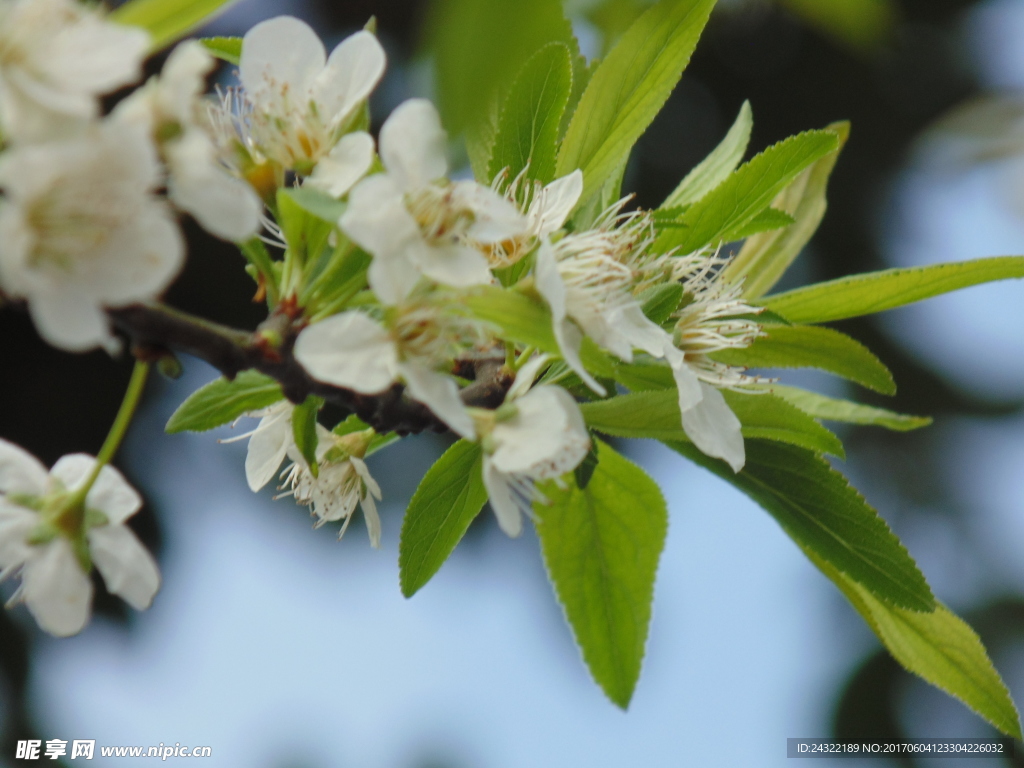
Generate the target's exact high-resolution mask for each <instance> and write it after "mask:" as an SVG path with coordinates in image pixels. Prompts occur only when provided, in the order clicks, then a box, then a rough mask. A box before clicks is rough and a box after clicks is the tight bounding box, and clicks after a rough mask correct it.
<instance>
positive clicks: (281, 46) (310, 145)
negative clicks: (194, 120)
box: [225, 16, 386, 174]
mask: <svg viewBox="0 0 1024 768" xmlns="http://www.w3.org/2000/svg"><path fill="white" fill-rule="evenodd" d="M385 64H386V56H385V54H384V49H383V48H382V47H381V45H380V43H379V42H378V41H377V38H376V37H375V36H374V35H373V34H371V33H370V32H365V31H364V32H357V33H355V34H354V35H351V36H349V37H347V38H345V40H343V41H342V42H341V43H340V44H339V45H338V46H337V47H336V48H335V49H334V50H333V51H332V52H331V55H330V57H328V56H327V52H326V49H325V48H324V45H323V43H322V42H321V41H320V38H319V37H318V36H317V34H316V32H314V31H313V30H312V29H311V28H310V27H309V25H307V24H306V23H305V22H303V21H300V20H299V19H296V18H293V17H291V16H278V17H276V18H273V19H268V20H267V21H263V22H260V23H259V24H257V25H256V26H254V27H253V28H252V29H250V30H249V31H248V32H247V33H246V34H245V37H244V38H243V41H242V58H241V61H240V64H239V77H240V78H241V81H242V89H243V90H242V93H241V94H236V96H237V103H235V104H231V103H230V102H231V98H229V99H228V100H227V103H226V104H225V109H226V110H227V111H228V112H229V113H232V115H231V120H230V121H229V122H231V123H233V126H234V128H235V132H236V133H237V134H238V138H239V139H240V140H241V142H242V144H243V146H244V148H245V149H246V151H248V152H249V153H250V154H252V155H253V159H254V160H255V161H256V162H260V161H261V160H269V161H271V162H273V163H276V164H277V165H279V166H280V167H281V168H282V169H285V170H297V171H299V172H300V173H303V174H308V173H310V172H311V171H312V170H313V168H314V166H315V165H316V164H317V163H318V162H319V161H320V160H321V159H323V158H325V157H328V156H329V155H330V154H331V151H332V150H333V149H334V148H335V145H337V144H338V142H339V140H340V139H341V138H342V136H343V135H345V134H346V133H347V132H349V131H351V130H352V129H353V127H354V124H355V122H356V118H357V111H358V108H359V107H360V105H361V104H362V103H363V102H364V101H365V100H366V99H367V98H368V97H369V95H370V92H371V91H373V89H374V88H375V87H376V85H377V83H378V82H379V81H380V79H381V76H382V75H383V74H384V67H385ZM365 147H366V144H365V142H363V144H362V145H361V148H363V149H365ZM349 149H351V147H349ZM371 149H372V147H371ZM366 157H367V155H365V154H363V155H360V156H359V158H357V160H358V162H359V163H361V162H363V161H364V160H366ZM368 157H369V158H370V160H372V151H371V154H370V155H368ZM342 159H343V158H339V157H337V156H335V157H334V158H333V162H335V163H338V162H341V161H342ZM368 165H369V162H368V161H367V167H368ZM364 172H365V170H364Z"/></svg>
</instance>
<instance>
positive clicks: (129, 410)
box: [75, 360, 149, 501]
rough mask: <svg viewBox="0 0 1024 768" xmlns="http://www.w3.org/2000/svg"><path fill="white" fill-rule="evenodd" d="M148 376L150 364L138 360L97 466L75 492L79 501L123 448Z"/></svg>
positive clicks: (97, 457) (99, 455) (82, 499)
mask: <svg viewBox="0 0 1024 768" xmlns="http://www.w3.org/2000/svg"><path fill="white" fill-rule="evenodd" d="M148 375H149V363H144V362H142V361H141V360H136V361H135V369H134V370H133V371H132V378H131V380H130V381H129V382H128V389H127V390H126V391H125V393H124V399H123V400H122V401H121V408H120V409H119V410H118V412H117V416H115V417H114V423H113V424H112V425H111V426H110V432H108V433H107V439H106V440H104V441H103V447H101V448H100V452H99V454H98V455H97V456H96V465H95V466H94V467H93V468H92V472H91V473H90V474H89V477H88V479H86V481H85V485H83V486H82V487H81V488H79V489H78V490H77V491H75V496H76V497H78V499H79V500H81V501H84V500H85V497H86V495H88V493H89V490H90V489H91V488H92V486H93V484H94V483H95V482H96V478H98V477H99V476H100V472H101V471H102V470H103V467H105V466H106V465H107V464H109V463H110V460H111V459H113V458H114V454H115V453H117V449H118V448H120V447H121V441H122V440H123V439H124V436H125V433H126V432H127V431H128V425H129V424H131V423H132V416H134V415H135V408H136V407H137V406H138V404H139V400H141V399H142V391H143V390H144V389H145V388H146V378H147V376H148Z"/></svg>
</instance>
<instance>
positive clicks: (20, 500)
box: [0, 440, 160, 637]
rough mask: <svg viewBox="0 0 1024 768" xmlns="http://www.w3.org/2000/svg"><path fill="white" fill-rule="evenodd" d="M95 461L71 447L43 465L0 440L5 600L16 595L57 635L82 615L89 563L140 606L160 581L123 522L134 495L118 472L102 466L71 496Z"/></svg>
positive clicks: (136, 501) (134, 507)
mask: <svg viewBox="0 0 1024 768" xmlns="http://www.w3.org/2000/svg"><path fill="white" fill-rule="evenodd" d="M95 464H96V460H95V459H94V458H93V457H92V456H86V455H84V454H72V455H69V456H64V457H63V458H62V459H60V460H59V461H58V462H57V463H56V464H55V465H54V466H53V469H51V470H50V471H49V472H47V470H46V468H45V467H44V466H43V465H42V464H41V463H40V462H39V461H38V460H37V459H36V458H35V457H34V456H32V455H31V454H29V453H27V452H26V451H24V450H22V449H21V448H19V447H18V446H16V445H14V444H13V443H9V442H7V441H6V440H0V569H2V571H0V579H6V578H8V577H9V576H12V575H20V577H21V584H20V585H19V586H18V589H17V590H16V591H15V593H14V595H13V596H12V597H11V599H10V600H9V601H8V607H11V606H12V605H14V604H16V603H19V602H24V603H25V604H26V606H28V610H29V612H30V613H31V614H32V616H33V617H34V618H35V620H36V621H37V622H38V623H39V626H40V627H42V628H43V629H44V630H46V631H47V632H49V633H50V634H52V635H57V636H59V637H66V636H68V635H74V634H76V633H78V632H80V631H81V630H82V628H83V627H84V626H85V624H86V622H87V621H88V620H89V612H90V606H91V603H92V592H93V586H92V580H91V579H90V578H89V570H90V569H91V566H92V564H95V566H96V568H98V569H99V572H100V574H101V575H102V576H103V580H104V582H105V583H106V585H107V589H108V590H109V591H110V592H112V593H113V594H115V595H118V596H120V597H121V598H123V599H124V600H125V601H126V602H127V603H128V604H129V605H131V606H132V607H133V608H135V609H136V610H144V609H146V608H148V607H149V605H150V603H151V602H152V600H153V596H154V595H155V594H156V591H157V589H159V587H160V572H159V570H158V569H157V565H156V562H155V561H154V560H153V557H152V556H151V555H150V554H149V552H147V551H146V549H145V547H143V546H142V544H141V543H139V540H138V539H137V538H136V537H135V534H134V533H132V531H131V530H130V529H129V528H128V527H127V526H126V525H125V521H126V520H127V519H128V518H129V517H131V516H132V515H133V514H135V513H136V512H137V511H138V510H139V508H140V507H141V506H142V499H141V498H140V497H139V494H138V493H136V491H135V489H133V488H132V487H131V486H130V485H129V484H128V483H127V481H125V479H124V477H123V476H122V475H121V473H120V472H118V471H117V470H116V469H114V468H113V467H110V466H104V467H103V468H102V469H101V470H100V472H99V475H98V476H97V478H96V482H95V483H94V484H93V485H92V487H91V488H90V489H89V491H88V493H87V494H86V495H85V499H84V502H78V503H76V502H75V500H74V498H73V497H74V494H75V491H76V490H78V489H79V488H81V487H82V485H83V484H84V482H85V481H86V479H87V478H88V477H89V475H90V474H91V473H92V471H93V468H94V467H95Z"/></svg>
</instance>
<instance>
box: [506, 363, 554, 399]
mask: <svg viewBox="0 0 1024 768" xmlns="http://www.w3.org/2000/svg"><path fill="white" fill-rule="evenodd" d="M550 360H551V356H550V355H534V356H533V357H532V358H530V360H529V361H527V362H526V364H525V365H523V367H522V368H520V369H519V370H518V371H517V372H516V379H515V381H513V382H512V386H511V387H509V388H508V392H506V393H505V400H506V402H511V401H512V400H515V399H516V398H517V397H522V396H523V395H525V394H526V393H527V392H528V391H529V389H530V387H532V386H533V382H534V379H536V378H537V374H538V373H540V372H541V370H542V369H543V368H544V366H546V365H547V364H548V362H549V361H550Z"/></svg>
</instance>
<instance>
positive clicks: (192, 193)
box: [165, 129, 263, 242]
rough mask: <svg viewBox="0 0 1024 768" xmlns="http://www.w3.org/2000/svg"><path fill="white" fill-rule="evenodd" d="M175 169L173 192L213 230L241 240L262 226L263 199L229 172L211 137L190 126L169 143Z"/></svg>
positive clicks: (178, 201) (178, 202)
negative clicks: (218, 157)
mask: <svg viewBox="0 0 1024 768" xmlns="http://www.w3.org/2000/svg"><path fill="white" fill-rule="evenodd" d="M165 151H166V152H167V160H168V164H169V166H170V170H171V179H170V184H169V196H170V198H171V200H172V202H173V203H174V204H175V205H176V206H177V207H178V208H180V209H181V210H183V211H186V212H187V213H190V214H192V216H193V217H194V218H195V219H196V221H198V222H199V224H200V225H201V226H202V227H203V229H205V230H206V231H207V232H209V233H210V234H212V235H214V236H216V237H219V238H221V239H222V240H230V241H232V242H241V241H243V240H248V239H249V238H250V237H252V236H253V235H254V234H256V232H257V230H258V229H259V226H260V214H261V213H263V202H262V201H261V200H260V199H259V197H258V196H257V195H256V192H255V191H254V190H253V188H252V187H251V186H250V185H248V184H246V183H245V182H244V181H242V180H241V179H237V178H235V177H234V176H231V175H229V174H228V172H227V171H226V170H225V169H224V168H223V167H221V165H220V164H219V162H218V161H217V157H216V150H215V148H214V146H213V144H212V142H211V141H210V139H209V138H208V137H207V136H206V135H205V134H204V133H202V132H201V131H199V130H197V129H190V130H188V131H186V133H185V134H184V135H183V136H182V137H181V138H179V139H177V140H175V141H172V142H168V143H167V144H166V145H165Z"/></svg>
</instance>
